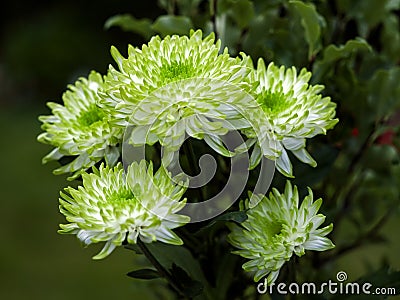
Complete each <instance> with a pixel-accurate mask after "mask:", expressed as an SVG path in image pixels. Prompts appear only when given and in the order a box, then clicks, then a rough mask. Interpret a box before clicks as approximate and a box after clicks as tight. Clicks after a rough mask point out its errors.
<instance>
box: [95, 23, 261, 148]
mask: <svg viewBox="0 0 400 300" xmlns="http://www.w3.org/2000/svg"><path fill="white" fill-rule="evenodd" d="M214 40H215V38H214V34H210V35H209V36H207V37H205V38H203V37H202V32H201V31H200V30H198V31H195V32H194V31H192V32H191V34H190V37H187V36H177V35H173V36H167V37H165V38H164V39H161V38H160V37H159V36H156V37H153V38H152V39H151V40H150V42H149V43H148V45H144V46H143V47H142V48H141V49H139V48H134V47H132V46H130V47H129V49H128V57H127V58H124V57H122V55H121V54H120V53H119V52H118V51H117V50H116V49H115V48H112V49H111V52H112V55H113V57H114V59H115V61H116V63H117V64H118V68H119V70H116V69H114V68H113V67H112V66H110V69H109V73H108V75H107V76H106V79H105V80H106V85H105V87H104V89H103V91H102V92H101V93H102V95H103V100H102V102H101V103H102V107H104V108H105V109H107V110H108V111H110V113H111V114H112V115H113V117H114V122H115V123H116V124H119V125H121V126H126V125H132V126H138V128H137V129H136V130H134V134H135V137H134V138H133V143H134V144H137V145H140V144H146V143H147V144H153V143H155V142H157V141H160V143H161V144H162V145H164V146H167V147H168V146H170V147H171V148H173V149H176V148H178V147H179V146H180V145H181V141H182V140H183V138H184V133H186V134H188V135H189V136H192V137H195V138H198V139H202V138H204V137H205V136H207V137H208V138H209V139H211V140H215V139H217V137H219V136H221V135H224V134H226V133H227V132H228V131H229V130H230V129H232V128H240V127H242V126H244V125H243V122H244V120H242V117H241V111H242V110H245V109H248V108H249V107H251V106H253V107H254V106H256V102H255V100H254V99H253V98H252V97H251V96H250V95H249V94H248V93H247V91H249V90H252V89H255V86H256V83H255V82H254V83H250V82H249V81H246V80H244V79H245V78H246V77H248V76H249V73H250V72H251V68H249V67H248V61H249V60H250V58H249V57H246V56H243V59H241V58H232V57H230V56H229V54H228V50H227V49H225V50H224V51H223V53H220V48H221V41H217V42H216V43H215V41H214ZM224 120H228V121H229V122H224ZM221 152H223V150H221Z"/></svg>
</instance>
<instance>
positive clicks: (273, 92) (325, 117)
mask: <svg viewBox="0 0 400 300" xmlns="http://www.w3.org/2000/svg"><path fill="white" fill-rule="evenodd" d="M310 78H311V72H308V71H307V70H306V69H302V70H301V71H300V73H299V74H297V71H296V68H295V67H292V68H285V67H284V66H281V67H277V66H275V65H274V64H273V63H270V64H269V65H268V68H266V67H265V64H264V61H263V60H262V59H259V61H258V66H257V69H256V70H255V72H254V73H253V80H255V81H258V82H259V83H260V85H259V86H258V88H257V91H256V95H255V98H256V100H257V102H258V104H259V105H260V108H261V110H259V111H258V112H257V113H256V114H255V115H254V118H253V125H254V126H253V127H254V128H257V129H256V130H255V131H253V132H251V131H248V132H247V133H246V134H247V135H248V136H249V137H255V138H256V139H257V140H258V142H257V143H256V146H255V151H254V156H255V157H253V161H255V162H256V163H255V164H254V165H256V164H257V162H259V161H260V159H261V157H262V155H264V156H267V157H268V158H270V159H273V160H275V161H276V166H277V168H278V170H279V171H280V172H281V173H283V174H284V175H286V176H292V164H291V162H290V160H289V157H288V154H287V152H286V150H289V151H291V152H292V153H293V154H294V155H295V156H296V157H297V158H298V159H299V160H301V161H302V162H304V163H307V164H310V165H311V166H315V165H316V162H315V161H314V159H313V158H312V157H311V156H310V154H309V153H308V152H307V151H306V149H305V147H306V139H307V138H312V137H314V136H315V135H318V134H326V131H327V130H328V129H331V128H332V127H333V126H334V125H335V124H336V123H337V122H338V120H337V119H334V117H335V108H336V104H335V103H333V102H331V100H330V98H329V97H323V96H322V95H321V94H320V92H321V91H322V90H323V88H324V86H322V85H310V84H309V83H308V82H309V80H310ZM271 148H272V149H271Z"/></svg>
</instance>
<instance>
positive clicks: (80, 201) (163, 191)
mask: <svg viewBox="0 0 400 300" xmlns="http://www.w3.org/2000/svg"><path fill="white" fill-rule="evenodd" d="M125 174H126V175H125ZM82 179H83V185H82V186H80V187H79V188H78V189H74V188H72V187H68V188H66V189H65V193H61V198H60V211H61V213H62V214H64V215H65V217H66V219H67V221H68V222H69V223H68V224H62V225H60V227H61V228H62V230H60V231H59V232H60V233H67V234H76V235H77V237H78V239H79V240H81V241H82V242H83V243H84V244H86V245H89V244H92V243H98V242H105V245H104V247H103V249H102V250H101V252H100V253H99V254H97V255H96V256H95V257H94V259H102V258H104V257H106V256H107V255H109V254H110V253H111V252H112V251H113V250H114V249H115V247H117V246H120V245H121V244H122V242H123V241H125V240H126V241H127V242H128V243H130V244H135V243H136V242H137V239H138V238H139V239H140V240H141V241H143V242H145V243H150V242H153V241H161V242H165V243H169V244H174V245H180V244H182V243H183V242H182V240H181V239H180V238H179V237H178V236H177V235H176V234H175V233H174V232H173V231H172V229H174V228H176V227H179V226H182V225H184V224H186V223H187V222H189V220H190V218H189V217H188V216H184V215H179V214H177V212H178V211H179V210H181V209H182V208H183V206H184V205H185V203H186V199H184V200H182V201H180V199H181V197H182V195H183V193H184V192H185V190H186V187H185V185H184V184H182V183H179V184H175V183H174V182H173V181H172V179H171V178H170V174H169V173H167V172H166V171H165V169H164V168H160V169H159V170H158V171H157V172H156V173H155V174H153V167H152V164H151V163H150V165H149V166H148V167H146V162H145V161H144V160H142V161H141V162H140V163H139V164H138V163H136V162H134V163H132V164H131V165H129V166H128V168H127V172H126V173H125V172H124V169H123V167H122V165H121V164H120V163H119V164H117V165H116V166H115V167H114V168H111V167H109V166H107V167H104V166H103V164H102V165H101V167H100V169H96V168H95V167H93V173H90V174H88V173H84V174H82Z"/></svg>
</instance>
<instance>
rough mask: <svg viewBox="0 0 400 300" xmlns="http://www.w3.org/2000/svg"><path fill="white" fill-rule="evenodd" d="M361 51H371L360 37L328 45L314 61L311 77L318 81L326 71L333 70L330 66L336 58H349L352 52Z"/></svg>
mask: <svg viewBox="0 0 400 300" xmlns="http://www.w3.org/2000/svg"><path fill="white" fill-rule="evenodd" d="M363 51H372V48H371V46H370V45H369V44H368V43H367V42H366V41H365V40H364V39H362V38H356V39H354V40H349V41H347V43H346V44H345V45H340V46H336V45H329V46H328V47H326V48H325V49H324V51H323V58H322V59H321V60H317V61H316V62H315V63H314V67H313V79H314V80H315V81H319V80H320V79H321V78H322V77H323V76H324V75H326V73H328V71H331V72H333V71H334V70H333V68H331V66H332V65H333V64H334V63H336V62H337V61H338V60H340V59H345V58H349V57H351V55H352V54H354V53H358V52H363Z"/></svg>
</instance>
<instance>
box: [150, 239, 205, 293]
mask: <svg viewBox="0 0 400 300" xmlns="http://www.w3.org/2000/svg"><path fill="white" fill-rule="evenodd" d="M147 248H148V249H149V250H150V251H151V253H152V254H153V255H154V256H155V257H156V258H157V259H158V261H159V262H160V263H161V264H162V265H163V266H164V268H166V269H171V268H172V265H173V264H175V265H177V266H178V267H180V268H181V269H182V270H184V271H185V272H186V273H187V274H188V276H190V277H191V278H192V279H193V280H196V281H198V282H201V284H202V285H203V286H204V294H207V295H208V296H209V297H212V296H211V293H212V291H211V287H210V286H209V285H208V283H207V280H206V279H205V277H204V275H203V271H202V269H201V267H200V265H199V262H198V261H197V260H196V259H195V258H194V257H193V256H192V254H191V253H190V251H189V250H188V249H186V248H185V247H183V246H173V245H169V244H164V243H150V244H148V245H147Z"/></svg>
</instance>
